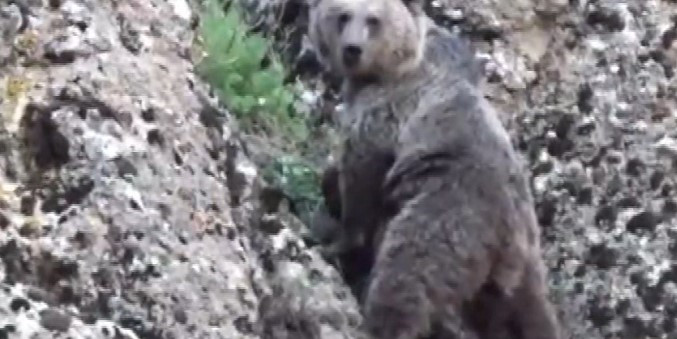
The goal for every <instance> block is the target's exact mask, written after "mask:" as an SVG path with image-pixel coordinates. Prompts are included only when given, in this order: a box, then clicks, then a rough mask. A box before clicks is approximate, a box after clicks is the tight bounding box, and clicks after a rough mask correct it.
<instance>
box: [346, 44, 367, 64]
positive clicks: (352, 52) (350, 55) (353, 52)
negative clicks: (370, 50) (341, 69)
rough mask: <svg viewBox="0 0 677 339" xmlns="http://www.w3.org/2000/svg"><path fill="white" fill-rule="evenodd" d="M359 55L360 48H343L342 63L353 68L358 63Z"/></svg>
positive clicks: (353, 46)
mask: <svg viewBox="0 0 677 339" xmlns="http://www.w3.org/2000/svg"><path fill="white" fill-rule="evenodd" d="M361 54H362V48H360V46H355V45H348V46H345V47H343V63H344V64H345V65H346V66H348V67H353V66H355V65H357V63H358V62H359V61H360V55H361Z"/></svg>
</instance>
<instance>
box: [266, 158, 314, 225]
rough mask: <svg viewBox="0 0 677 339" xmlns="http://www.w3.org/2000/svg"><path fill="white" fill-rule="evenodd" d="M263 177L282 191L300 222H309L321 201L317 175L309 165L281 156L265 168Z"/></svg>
mask: <svg viewBox="0 0 677 339" xmlns="http://www.w3.org/2000/svg"><path fill="white" fill-rule="evenodd" d="M263 176H264V179H266V180H267V181H268V182H270V183H271V184H273V185H275V186H277V187H280V189H282V191H283V192H284V194H285V195H287V197H289V199H290V200H291V201H292V202H293V203H294V206H295V207H296V212H297V213H298V215H299V217H300V218H301V219H302V220H304V221H307V220H309V217H310V213H312V211H313V210H314V209H315V207H316V206H317V204H318V203H319V202H320V201H321V192H320V188H319V175H318V173H317V172H316V171H315V170H314V168H313V166H312V165H311V164H310V163H308V162H307V161H305V160H303V159H302V158H300V157H297V156H283V157H280V158H279V159H276V160H275V161H274V162H273V163H272V164H271V165H270V166H268V167H266V168H265V170H264V172H263Z"/></svg>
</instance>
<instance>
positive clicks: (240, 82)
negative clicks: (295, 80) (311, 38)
mask: <svg viewBox="0 0 677 339" xmlns="http://www.w3.org/2000/svg"><path fill="white" fill-rule="evenodd" d="M227 5H228V6H227V7H228V8H227V10H225V11H224V10H223V8H224V3H223V0H208V1H207V2H206V7H205V11H204V13H203V22H202V26H201V31H200V33H201V37H202V41H203V46H204V50H205V52H206V57H205V58H204V59H203V60H202V61H201V62H200V63H199V64H198V66H197V70H198V72H199V73H200V74H201V76H202V77H203V78H204V79H205V80H206V81H207V82H209V83H210V84H211V85H212V86H213V88H214V89H215V90H216V92H217V94H218V95H219V96H220V98H221V99H222V101H223V102H224V103H225V104H226V106H228V107H229V108H230V110H231V111H232V112H233V114H235V116H236V117H237V118H238V120H239V121H240V122H241V123H242V124H243V127H244V128H245V129H247V130H248V131H250V132H262V133H266V134H268V135H271V134H273V135H275V136H278V137H282V138H283V139H286V141H288V142H291V143H297V142H299V141H302V140H304V139H305V138H306V137H307V135H308V131H307V126H306V122H305V120H304V118H303V117H302V116H300V115H299V114H297V112H296V111H295V109H294V107H293V102H294V100H295V99H296V97H295V95H294V88H293V87H292V86H290V85H286V84H285V83H284V76H285V72H284V68H283V66H282V64H281V62H280V61H279V60H280V59H279V57H278V56H277V55H276V54H275V53H274V52H273V51H271V48H270V47H269V43H268V41H267V40H266V39H265V38H264V37H262V36H261V35H259V34H256V33H250V32H249V27H248V25H247V23H246V22H245V19H244V18H245V16H244V14H245V13H244V10H243V9H242V8H241V7H240V5H239V3H238V2H237V1H229V2H228V3H227ZM263 64H267V65H265V66H263Z"/></svg>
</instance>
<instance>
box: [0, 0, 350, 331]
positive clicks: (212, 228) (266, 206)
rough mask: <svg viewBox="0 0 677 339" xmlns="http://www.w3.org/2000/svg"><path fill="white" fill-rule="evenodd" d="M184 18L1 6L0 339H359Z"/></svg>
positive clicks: (177, 7)
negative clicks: (262, 173)
mask: <svg viewBox="0 0 677 339" xmlns="http://www.w3.org/2000/svg"><path fill="white" fill-rule="evenodd" d="M192 11H193V9H192V8H191V7H190V6H189V4H188V3H186V2H185V1H182V0H176V1H148V0H143V1H135V0H131V1H127V0H123V1H103V2H102V1H96V0H66V1H10V2H7V1H4V2H2V3H1V4H0V18H1V19H0V33H2V35H1V37H2V39H1V40H0V51H2V56H1V58H0V65H2V67H1V68H0V88H1V91H0V93H2V94H1V99H0V100H1V102H0V111H1V112H2V131H1V133H0V140H1V141H0V168H2V172H1V173H0V338H48V337H56V333H60V335H61V337H71V338H113V337H115V338H306V337H308V338H311V337H318V336H319V335H320V334H322V336H321V337H327V338H350V337H352V335H351V328H352V327H354V326H355V324H357V323H358V322H359V314H358V313H357V312H356V308H355V303H354V301H353V299H352V297H351V296H350V295H349V292H348V290H347V288H345V287H344V286H341V284H340V279H339V277H338V275H337V273H336V271H334V270H333V269H332V268H331V267H330V266H328V265H327V264H326V263H324V262H323V261H321V260H319V259H318V256H317V254H316V253H315V252H310V251H308V250H307V249H306V247H305V245H304V243H303V242H302V241H300V239H299V237H298V236H296V235H295V233H293V232H292V231H291V229H292V228H290V226H291V225H293V224H294V223H295V222H296V223H298V221H295V219H293V217H292V216H290V215H288V214H284V213H275V211H276V206H277V204H278V202H279V201H276V199H275V194H273V193H274V191H273V192H272V193H271V192H270V190H269V189H267V188H266V187H265V186H264V185H263V184H262V182H261V179H260V178H259V174H258V169H257V168H256V167H255V166H254V165H253V164H252V163H251V162H250V161H249V160H248V156H247V154H246V152H245V148H244V147H243V145H242V144H241V142H240V141H239V140H240V139H239V138H238V136H237V134H238V133H237V132H236V125H235V123H234V122H233V121H232V119H231V118H230V115H229V114H228V112H225V111H223V110H221V109H220V108H218V107H219V106H217V105H216V103H215V101H214V100H213V99H211V98H210V96H209V95H208V91H207V90H206V89H205V85H204V84H203V83H202V82H201V81H200V80H199V79H196V77H195V76H194V75H193V63H192V62H191V59H190V53H189V51H190V47H191V44H192V41H193V34H194V33H193V30H192V28H193V26H194V23H195V22H194V15H193V14H192ZM262 196H264V197H268V198H266V199H264V200H262V199H261V197H262ZM270 197H272V198H270ZM278 200H279V199H278ZM269 212H270V213H269ZM50 331H51V333H52V334H53V335H54V336H51V335H50Z"/></svg>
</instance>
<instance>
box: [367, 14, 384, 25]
mask: <svg viewBox="0 0 677 339" xmlns="http://www.w3.org/2000/svg"><path fill="white" fill-rule="evenodd" d="M380 24H381V20H379V19H378V18H377V17H375V16H369V17H367V25H369V26H371V27H378V25H380Z"/></svg>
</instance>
